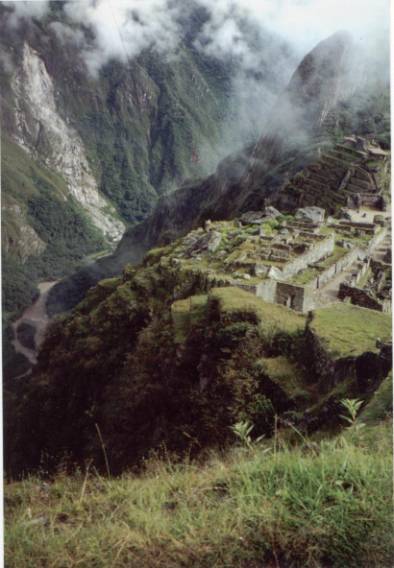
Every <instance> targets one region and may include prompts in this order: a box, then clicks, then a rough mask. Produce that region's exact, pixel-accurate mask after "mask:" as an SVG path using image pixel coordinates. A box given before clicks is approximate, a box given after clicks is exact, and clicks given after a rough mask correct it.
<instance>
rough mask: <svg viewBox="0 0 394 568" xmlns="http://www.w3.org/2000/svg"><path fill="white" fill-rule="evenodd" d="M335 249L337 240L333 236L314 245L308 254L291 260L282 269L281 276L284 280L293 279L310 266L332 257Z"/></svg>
mask: <svg viewBox="0 0 394 568" xmlns="http://www.w3.org/2000/svg"><path fill="white" fill-rule="evenodd" d="M334 247H335V238H334V236H333V235H332V236H331V235H330V236H329V237H327V238H326V239H323V240H321V241H318V242H315V243H313V244H312V246H311V248H310V249H309V250H308V251H307V252H305V253H304V254H302V255H300V256H299V257H298V258H295V259H293V260H291V261H290V262H288V263H287V264H286V265H285V266H284V267H283V268H282V270H281V272H282V275H281V276H282V277H283V278H284V279H285V278H291V277H292V276H294V275H295V274H297V273H298V272H300V271H301V270H305V269H306V268H308V265H309V264H313V263H315V262H318V261H319V260H320V259H322V258H324V257H326V256H330V255H331V254H332V253H333V251H334Z"/></svg>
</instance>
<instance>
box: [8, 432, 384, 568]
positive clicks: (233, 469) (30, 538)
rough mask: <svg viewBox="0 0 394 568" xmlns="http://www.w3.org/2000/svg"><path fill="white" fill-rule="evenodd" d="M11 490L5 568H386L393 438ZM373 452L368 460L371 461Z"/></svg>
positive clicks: (343, 440) (266, 449)
mask: <svg viewBox="0 0 394 568" xmlns="http://www.w3.org/2000/svg"><path fill="white" fill-rule="evenodd" d="M277 447H278V450H277V451H276V452H274V448H273V447H270V446H269V444H268V443H265V444H264V445H258V446H256V447H254V448H252V449H237V450H234V451H232V452H231V453H230V454H228V455H226V456H224V457H223V456H222V457H221V456H218V455H213V456H212V457H211V459H210V460H209V461H208V463H205V464H204V465H200V466H197V465H191V464H182V465H173V464H171V463H163V462H159V461H151V462H148V464H147V470H146V472H145V473H144V474H143V475H141V476H133V475H131V474H128V475H124V476H123V477H120V478H116V479H113V478H103V477H100V476H98V475H97V474H95V473H94V469H91V470H90V472H88V474H86V473H85V474H84V473H83V472H81V474H80V475H75V476H73V477H67V476H65V475H62V474H59V476H57V477H56V479H54V480H53V481H52V482H51V483H46V482H44V481H43V480H40V479H39V478H33V477H32V478H29V479H26V480H24V481H21V482H17V483H11V484H9V485H7V486H6V488H5V495H6V497H5V499H6V501H5V505H6V535H5V537H6V565H7V567H8V568H14V567H15V568H27V567H32V568H33V567H34V568H36V567H51V568H55V567H62V568H65V567H74V566H82V567H84V566H86V567H97V568H98V567H100V568H101V567H103V568H104V567H105V568H107V567H110V566H114V567H125V568H126V567H127V568H133V567H136V568H137V567H152V568H156V567H163V568H164V567H165V568H172V567H181V566H183V567H199V568H207V567H211V566H214V567H223V568H224V567H228V568H230V567H245V568H246V567H248V568H249V567H252V568H253V567H281V568H287V567H314V568H318V567H327V568H328V567H333V568H335V567H337V568H344V567H346V568H352V567H355V568H356V567H357V568H363V567H365V568H373V567H376V568H386V567H387V568H388V567H389V566H391V561H392V553H393V540H392V522H391V513H392V505H391V496H392V484H391V481H392V471H391V470H392V467H391V466H392V461H391V428H390V424H389V423H386V424H383V425H380V426H374V427H369V426H368V427H365V428H363V429H362V430H361V429H352V428H351V429H349V430H348V431H347V432H346V433H345V434H344V435H342V436H340V437H338V438H336V439H334V440H329V441H327V440H325V441H321V442H319V443H316V442H315V443H313V444H311V443H308V444H307V445H302V446H297V447H290V446H289V445H288V444H285V443H284V442H283V441H282V440H281V438H280V436H279V437H278V439H277ZM372 448H373V452H372Z"/></svg>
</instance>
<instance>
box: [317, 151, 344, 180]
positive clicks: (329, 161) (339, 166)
mask: <svg viewBox="0 0 394 568" xmlns="http://www.w3.org/2000/svg"><path fill="white" fill-rule="evenodd" d="M321 161H322V163H323V164H326V165H327V167H328V168H330V169H331V171H332V168H334V172H335V174H336V175H338V176H340V175H342V176H344V175H345V173H346V172H347V170H348V164H346V163H345V162H341V163H338V160H337V159H334V158H331V157H330V156H326V155H325V156H323V157H322V158H321Z"/></svg>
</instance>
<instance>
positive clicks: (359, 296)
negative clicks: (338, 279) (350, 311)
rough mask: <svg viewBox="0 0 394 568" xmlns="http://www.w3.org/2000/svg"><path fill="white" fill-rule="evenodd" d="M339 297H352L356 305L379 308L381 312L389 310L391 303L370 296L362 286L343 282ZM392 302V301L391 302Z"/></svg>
mask: <svg viewBox="0 0 394 568" xmlns="http://www.w3.org/2000/svg"><path fill="white" fill-rule="evenodd" d="M338 298H339V299H340V300H346V299H347V298H349V299H350V301H351V303H352V304H354V305H355V306H360V307H362V308H368V309H370V310H377V311H379V312H383V311H389V309H388V308H389V305H388V303H387V302H386V303H385V304H386V305H384V303H383V302H382V303H381V302H379V301H378V300H376V299H375V298H373V297H372V296H370V295H369V294H368V293H367V292H365V290H362V289H361V288H356V287H355V286H351V285H349V284H346V283H345V282H342V284H341V285H340V287H339V293H338ZM390 304H391V302H390Z"/></svg>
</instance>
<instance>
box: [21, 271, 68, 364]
mask: <svg viewBox="0 0 394 568" xmlns="http://www.w3.org/2000/svg"><path fill="white" fill-rule="evenodd" d="M56 283H57V281H52V282H40V284H38V289H39V291H40V295H39V297H38V298H37V300H36V301H35V302H34V304H32V305H31V306H29V307H28V308H27V309H26V310H25V311H24V312H23V314H22V315H21V317H20V318H19V319H18V320H16V321H15V322H14V323H13V324H12V330H13V332H14V339H13V341H12V344H13V346H14V348H15V351H16V352H17V353H21V354H22V355H24V356H25V357H26V358H27V359H28V361H29V362H30V363H31V364H32V365H35V364H36V363H37V351H38V349H39V347H40V346H41V344H42V342H43V341H44V337H45V330H46V328H47V326H48V323H49V317H48V314H47V311H46V299H47V297H48V293H49V290H50V289H51V288H52V287H53V286H54V285H55V284H56ZM21 324H27V325H30V326H32V327H33V328H34V329H35V331H34V343H35V348H31V347H27V346H26V345H23V344H22V342H21V341H20V339H19V337H18V328H19V326H20V325H21Z"/></svg>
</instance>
